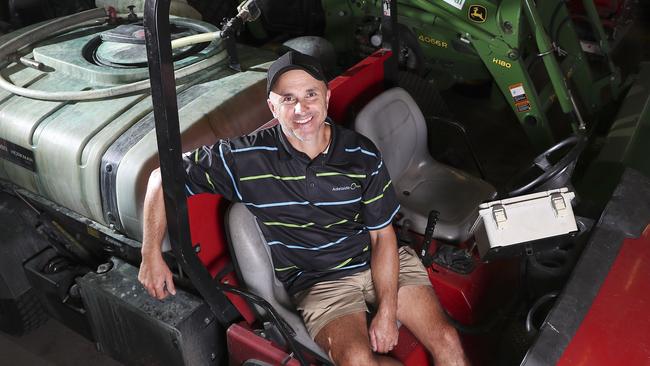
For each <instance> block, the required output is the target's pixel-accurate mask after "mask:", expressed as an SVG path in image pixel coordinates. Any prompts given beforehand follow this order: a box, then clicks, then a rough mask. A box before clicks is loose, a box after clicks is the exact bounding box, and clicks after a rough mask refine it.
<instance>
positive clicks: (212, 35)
mask: <svg viewBox="0 0 650 366" xmlns="http://www.w3.org/2000/svg"><path fill="white" fill-rule="evenodd" d="M220 37H221V31H218V32H207V33H201V34H194V35H191V36H187V37H183V38H179V39H175V40H173V41H172V49H176V48H182V47H187V46H191V45H193V44H197V43H204V42H211V41H214V40H215V39H217V38H220Z"/></svg>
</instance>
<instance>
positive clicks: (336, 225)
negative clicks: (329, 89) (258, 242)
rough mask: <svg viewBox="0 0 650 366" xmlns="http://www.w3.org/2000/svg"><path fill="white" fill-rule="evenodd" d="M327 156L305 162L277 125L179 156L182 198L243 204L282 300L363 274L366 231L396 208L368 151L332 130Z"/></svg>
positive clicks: (355, 138)
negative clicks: (218, 197) (210, 196)
mask: <svg viewBox="0 0 650 366" xmlns="http://www.w3.org/2000/svg"><path fill="white" fill-rule="evenodd" d="M331 127H332V134H331V136H332V137H331V138H332V140H331V143H330V147H329V149H328V152H327V153H323V154H321V155H319V156H317V157H316V158H315V159H313V160H311V159H310V158H309V157H308V156H307V155H306V154H304V153H302V152H300V151H298V150H296V149H295V148H293V146H291V144H290V143H289V142H288V141H287V140H286V137H285V136H284V135H283V133H282V130H281V127H280V125H276V126H275V127H271V128H268V129H265V130H261V131H258V132H256V133H254V134H251V135H248V136H243V137H240V138H237V139H232V140H221V141H219V142H217V143H216V144H215V145H213V146H211V147H207V146H204V147H202V148H199V149H197V150H195V151H193V152H191V153H188V154H186V155H185V158H184V161H185V166H186V171H187V180H186V188H187V191H188V193H189V194H197V193H202V192H212V193H219V194H222V195H224V196H225V197H226V198H228V199H229V200H231V201H239V202H243V203H244V204H245V205H246V206H247V207H248V208H249V209H250V210H251V212H252V213H253V214H254V215H255V217H256V218H257V221H258V224H259V226H260V228H261V230H262V233H263V234H264V237H265V238H266V240H267V244H268V245H269V247H270V250H271V255H272V259H273V265H274V267H275V273H276V276H277V278H278V279H279V280H280V281H282V283H284V285H285V287H286V289H287V291H288V292H289V294H291V295H292V294H295V293H297V292H298V291H301V290H303V289H306V288H308V287H310V286H312V285H313V284H315V283H317V282H320V281H325V280H333V279H337V278H341V277H344V276H347V275H350V274H353V273H355V272H359V271H361V270H364V269H367V268H368V267H369V264H370V235H369V231H370V230H377V229H380V228H383V227H385V226H387V225H390V223H391V221H392V219H393V217H394V216H395V214H396V213H397V211H398V210H399V204H398V202H397V198H396V195H395V192H394V190H393V186H392V183H391V180H390V177H389V175H388V171H387V169H386V167H385V165H384V164H383V161H382V159H381V155H380V153H379V151H378V150H377V148H376V147H375V145H374V144H373V143H372V142H371V141H370V140H369V139H367V138H365V137H364V136H362V135H360V134H358V133H356V132H354V131H351V130H348V129H345V128H343V127H341V126H337V125H335V124H331Z"/></svg>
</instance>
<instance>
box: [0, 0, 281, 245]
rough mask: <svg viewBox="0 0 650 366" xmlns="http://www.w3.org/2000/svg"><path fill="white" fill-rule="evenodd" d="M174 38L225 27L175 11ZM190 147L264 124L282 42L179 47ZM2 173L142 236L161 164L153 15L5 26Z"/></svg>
mask: <svg viewBox="0 0 650 366" xmlns="http://www.w3.org/2000/svg"><path fill="white" fill-rule="evenodd" d="M170 26H171V32H172V39H175V38H184V37H187V36H191V35H194V34H203V33H209V32H218V31H219V30H218V29H217V28H216V27H214V26H213V25H210V24H208V23H205V22H201V21H198V20H194V19H188V18H179V17H172V18H171V20H170ZM173 55H174V59H175V64H174V68H175V70H176V71H175V73H176V78H177V80H176V84H177V93H178V100H177V102H178V108H179V118H180V124H181V133H182V140H183V149H184V150H186V151H187V150H190V149H192V148H195V147H197V146H200V145H203V144H212V143H214V142H215V141H216V140H217V139H218V138H227V137H233V136H238V135H241V134H244V133H248V132H250V131H252V130H254V129H255V128H256V127H257V126H259V125H261V124H263V123H264V122H266V121H268V120H269V119H270V118H271V115H270V112H269V111H268V108H267V106H266V103H265V97H266V96H265V77H266V66H267V65H268V61H270V60H271V59H272V55H271V54H265V53H263V52H260V50H257V49H256V50H253V49H251V48H246V47H241V46H240V47H239V57H240V62H241V64H242V69H243V70H244V71H242V72H237V71H234V70H233V69H231V68H230V67H229V62H228V56H227V55H226V52H225V51H224V47H223V45H222V41H221V40H219V39H215V40H213V41H210V42H203V43H197V44H190V45H187V46H184V47H180V48H175V49H174V50H173ZM0 57H2V59H1V60H2V65H1V66H2V67H1V68H0V76H2V80H0V86H1V87H2V88H0V179H2V180H5V181H9V182H11V183H13V184H15V185H17V186H19V187H23V188H25V189H27V190H29V191H32V192H34V193H36V194H38V195H40V196H43V197H45V198H46V199H48V200H50V201H52V202H54V203H56V204H58V205H60V206H63V207H66V208H68V209H71V210H73V211H75V212H77V213H78V214H80V215H82V216H85V217H87V218H90V219H92V220H94V221H97V222H99V223H101V224H103V225H106V226H110V227H113V228H115V229H116V230H118V231H121V232H123V233H125V234H126V235H127V236H129V237H131V238H134V239H137V240H141V239H142V228H141V217H142V203H143V200H144V192H145V189H146V184H147V179H148V177H149V174H150V172H151V171H152V170H153V169H154V168H155V167H157V166H158V165H159V162H158V154H157V146H156V137H155V131H154V119H153V113H152V101H151V96H150V90H149V88H148V69H147V61H146V60H147V58H146V49H145V44H144V28H143V26H142V21H141V20H138V19H134V18H133V17H132V18H131V19H129V20H127V19H126V17H124V18H123V19H120V18H113V19H111V17H107V16H106V13H105V11H104V9H95V10H90V11H88V12H85V13H80V14H77V15H73V16H70V17H67V18H60V19H57V20H54V21H50V22H47V23H41V24H39V25H35V26H32V27H30V28H27V29H24V30H21V31H19V32H16V33H12V34H8V35H5V36H3V37H2V38H0Z"/></svg>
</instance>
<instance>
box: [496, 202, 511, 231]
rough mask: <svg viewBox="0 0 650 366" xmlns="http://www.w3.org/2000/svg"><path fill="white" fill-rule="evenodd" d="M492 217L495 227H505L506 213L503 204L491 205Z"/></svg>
mask: <svg viewBox="0 0 650 366" xmlns="http://www.w3.org/2000/svg"><path fill="white" fill-rule="evenodd" d="M492 218H493V219H494V223H496V225H497V229H499V230H503V229H505V228H506V225H507V222H508V215H507V214H506V208H505V207H504V206H503V205H494V206H492Z"/></svg>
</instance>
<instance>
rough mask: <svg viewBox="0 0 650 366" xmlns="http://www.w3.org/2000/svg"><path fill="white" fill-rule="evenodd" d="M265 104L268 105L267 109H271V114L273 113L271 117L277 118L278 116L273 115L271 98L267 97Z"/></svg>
mask: <svg viewBox="0 0 650 366" xmlns="http://www.w3.org/2000/svg"><path fill="white" fill-rule="evenodd" d="M266 104H267V105H268V106H269V109H270V110H271V114H272V115H273V118H278V116H276V115H275V105H273V103H271V99H267V100H266Z"/></svg>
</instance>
